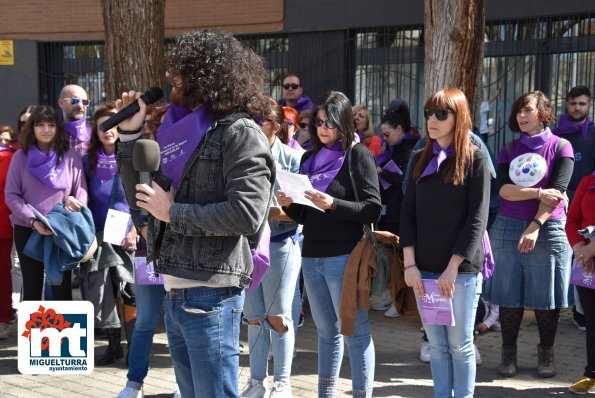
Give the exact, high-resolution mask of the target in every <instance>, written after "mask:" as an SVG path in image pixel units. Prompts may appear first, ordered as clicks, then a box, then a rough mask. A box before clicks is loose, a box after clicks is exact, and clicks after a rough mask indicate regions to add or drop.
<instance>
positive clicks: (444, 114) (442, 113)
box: [424, 109, 454, 122]
mask: <svg viewBox="0 0 595 398" xmlns="http://www.w3.org/2000/svg"><path fill="white" fill-rule="evenodd" d="M449 113H454V112H453V111H451V110H450V109H424V117H425V118H426V120H428V119H429V118H430V117H432V115H435V116H436V119H437V120H439V121H441V122H443V121H445V120H446V119H448V114H449Z"/></svg>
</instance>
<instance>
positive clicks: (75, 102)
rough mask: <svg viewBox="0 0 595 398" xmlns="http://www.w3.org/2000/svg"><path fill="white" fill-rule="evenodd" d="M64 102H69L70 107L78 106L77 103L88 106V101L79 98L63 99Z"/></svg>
mask: <svg viewBox="0 0 595 398" xmlns="http://www.w3.org/2000/svg"><path fill="white" fill-rule="evenodd" d="M64 100H66V101H70V105H78V103H79V102H82V103H83V106H87V105H89V100H84V99H80V98H64Z"/></svg>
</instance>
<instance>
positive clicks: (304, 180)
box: [277, 169, 324, 211]
mask: <svg viewBox="0 0 595 398" xmlns="http://www.w3.org/2000/svg"><path fill="white" fill-rule="evenodd" d="M277 183H278V184H279V187H281V191H283V193H285V195H287V196H288V197H290V198H291V199H293V203H299V204H302V205H306V206H310V207H313V208H315V209H317V210H320V211H324V210H322V209H321V208H320V207H318V206H316V205H315V204H314V203H312V201H310V200H308V199H306V197H305V193H306V191H314V190H315V189H314V188H313V187H312V184H311V183H310V180H309V179H308V176H306V175H303V174H296V173H290V172H289V171H285V170H280V169H277Z"/></svg>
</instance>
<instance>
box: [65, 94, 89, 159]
mask: <svg viewBox="0 0 595 398" xmlns="http://www.w3.org/2000/svg"><path fill="white" fill-rule="evenodd" d="M88 98H89V97H88V96H87V92H86V91H85V89H83V88H82V87H81V86H77V85H76V84H68V85H66V86H64V87H63V88H62V91H60V98H59V99H58V105H60V108H61V109H62V120H63V122H64V130H66V133H67V135H68V140H69V142H70V148H74V150H75V151H76V152H77V153H78V154H79V155H81V156H83V155H85V154H86V153H87V147H88V146H89V139H90V138H91V126H90V125H88V124H87V107H88V106H89V99H88Z"/></svg>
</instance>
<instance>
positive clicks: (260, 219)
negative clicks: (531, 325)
mask: <svg viewBox="0 0 595 398" xmlns="http://www.w3.org/2000/svg"><path fill="white" fill-rule="evenodd" d="M166 70H167V73H166V77H167V80H168V82H169V84H170V85H171V87H172V91H171V97H170V103H168V104H163V105H151V106H147V105H146V104H145V103H144V102H143V100H142V99H140V96H141V93H139V92H135V91H130V92H126V93H123V94H122V96H121V98H118V99H117V98H112V99H110V100H111V101H113V102H109V101H106V102H104V103H102V104H100V105H98V106H97V107H96V110H95V111H94V113H93V114H92V115H89V114H88V106H89V100H88V95H87V92H86V91H85V89H84V88H82V87H80V86H78V85H74V84H69V85H66V86H65V87H64V88H63V89H62V91H61V93H60V98H59V99H58V104H59V106H60V111H61V112H56V110H54V109H53V108H52V107H50V106H47V105H38V106H27V107H26V108H24V109H23V111H22V112H21V114H20V115H19V116H18V128H17V129H16V130H13V129H12V128H11V127H9V126H7V125H6V126H0V183H1V185H2V188H3V189H2V191H1V192H2V195H4V196H3V197H2V200H1V203H0V254H1V256H2V260H1V261H0V272H2V275H0V284H1V285H0V338H7V337H8V336H9V334H10V329H9V327H8V324H9V323H10V322H13V321H14V319H15V317H16V316H18V315H17V314H16V312H15V309H14V308H16V305H17V304H18V301H19V300H42V299H53V300H72V281H73V280H76V281H77V282H78V283H80V289H81V295H82V298H83V299H84V300H88V301H90V302H91V303H93V305H94V308H95V313H94V316H95V327H96V335H98V336H101V335H103V336H105V338H106V339H107V342H108V344H107V348H106V349H105V351H104V352H103V353H102V354H101V355H99V356H98V358H97V361H96V365H98V366H105V365H109V364H112V363H114V361H117V360H120V359H121V358H124V357H125V361H126V364H127V366H128V375H127V379H128V380H127V382H126V385H125V387H124V388H123V390H122V391H121V393H120V394H119V396H118V397H119V398H139V397H143V396H144V393H143V382H144V379H145V378H146V376H147V372H148V369H149V366H150V356H151V347H152V340H153V335H154V333H155V329H156V327H157V324H158V322H159V317H160V313H161V308H163V309H164V323H165V326H166V331H167V337H168V343H169V350H170V354H171V360H172V366H173V369H174V372H175V376H176V382H177V388H176V391H175V396H177V397H180V396H181V397H199V396H209V397H237V396H241V397H246V398H262V397H291V396H292V392H291V368H292V360H293V358H294V357H295V341H296V338H297V335H298V326H299V324H300V323H301V322H303V318H304V311H303V308H302V304H303V301H304V296H307V299H308V303H309V307H310V312H311V316H312V321H313V322H314V324H315V326H316V330H317V334H318V388H317V392H318V396H319V397H334V396H336V391H337V385H338V381H339V373H340V369H341V363H342V358H343V350H344V345H345V344H346V345H347V347H348V354H349V361H350V365H351V381H352V394H353V396H354V397H371V396H372V394H373V388H374V371H375V349H374V342H373V339H372V333H371V328H370V322H369V320H368V311H369V310H370V308H369V307H370V305H369V304H370V301H369V300H362V299H361V297H359V298H358V299H354V298H349V297H347V298H346V297H345V294H344V290H345V286H346V285H348V284H350V283H353V282H352V281H353V280H354V278H352V277H349V276H348V277H346V270H347V269H353V268H350V267H351V266H352V265H353V262H355V261H357V259H355V258H354V256H353V255H352V252H353V250H354V248H355V247H356V246H357V245H358V243H359V242H360V241H362V239H369V238H368V237H365V236H367V235H365V234H364V231H365V230H368V229H369V228H371V227H373V228H374V229H377V230H380V231H386V232H387V233H388V234H389V235H390V236H398V237H399V238H398V239H399V240H398V241H399V245H400V253H399V254H398V257H399V261H398V264H400V265H399V267H398V268H397V269H393V270H392V272H397V273H399V274H400V275H401V279H402V280H404V282H405V283H406V285H407V286H408V287H409V289H411V292H412V294H414V295H415V300H416V304H417V309H418V312H419V313H420V314H422V313H424V311H427V309H426V306H425V301H426V297H427V295H428V294H429V293H428V292H429V291H432V292H433V293H432V294H437V295H440V296H441V297H442V298H443V299H444V300H447V301H449V302H450V303H451V306H452V315H451V317H450V318H449V319H450V320H449V321H448V322H435V321H434V320H431V319H429V318H427V317H423V318H422V324H423V330H424V334H423V338H422V343H421V346H420V351H421V353H420V359H422V360H423V361H427V362H429V363H430V368H431V374H432V379H433V386H434V394H435V396H436V397H452V396H454V397H472V396H473V395H474V390H475V375H476V366H477V364H480V363H481V359H480V357H479V352H478V351H477V348H476V346H475V344H474V339H475V338H476V335H477V334H481V333H485V332H487V331H488V330H496V331H500V330H501V333H502V354H501V363H500V366H499V367H498V372H499V374H500V375H501V376H502V377H513V376H515V374H516V371H517V337H518V334H519V327H520V325H521V321H522V319H523V314H524V310H525V309H529V310H532V311H533V312H534V313H535V318H536V321H537V325H538V329H539V344H538V345H537V375H538V376H539V377H543V378H546V377H552V376H554V375H555V374H556V367H555V355H554V343H555V338H556V334H557V326H558V321H559V316H560V309H561V308H565V307H568V306H569V304H571V302H572V301H575V306H576V308H575V313H576V314H578V315H577V316H578V317H579V318H578V319H579V321H576V320H575V322H577V325H578V326H579V327H582V328H583V329H585V330H586V347H587V350H586V352H587V364H586V367H585V371H584V375H583V376H582V377H581V378H580V379H579V380H578V381H577V382H576V383H574V384H572V385H571V386H570V387H569V389H570V391H572V392H574V393H577V394H583V393H588V392H589V391H593V390H595V293H594V290H593V288H594V286H590V287H589V286H588V285H587V284H582V285H580V286H577V287H576V294H570V293H571V292H570V293H569V290H571V289H574V288H573V285H572V284H571V283H570V278H571V273H572V274H575V273H577V274H580V275H583V276H584V278H583V279H588V277H589V276H590V278H591V280H592V276H593V272H594V271H595V239H594V237H595V233H594V232H593V229H595V218H594V217H595V213H594V211H595V167H594V166H595V126H594V125H593V122H592V121H591V120H590V119H589V117H588V113H589V110H590V109H591V108H592V99H591V92H590V91H589V89H588V88H586V87H583V86H577V87H574V88H572V89H571V90H570V91H569V93H568V96H567V98H566V114H565V115H562V116H560V117H559V118H558V120H557V121H556V120H555V117H554V115H553V113H552V106H551V103H550V101H549V99H548V98H547V97H546V96H545V95H544V93H542V92H540V91H531V92H527V93H524V94H522V95H521V96H520V97H519V98H517V99H516V101H515V102H514V104H513V105H512V110H511V116H510V120H509V123H508V126H509V128H510V130H511V131H513V132H515V133H518V138H516V139H514V140H513V141H511V142H509V143H506V144H505V145H503V146H502V148H493V149H494V150H496V149H497V150H499V153H498V157H497V158H494V157H493V155H492V152H491V150H490V148H488V147H487V145H486V143H485V142H484V141H482V137H480V136H479V135H476V134H474V133H473V126H472V110H471V109H470V108H469V105H468V102H467V99H466V97H465V95H464V93H463V92H462V91H460V90H459V89H456V88H444V89H442V90H439V91H437V92H435V93H433V94H432V95H431V96H430V97H429V98H427V100H426V101H425V103H424V105H423V115H424V119H425V122H424V124H423V126H420V130H422V133H423V134H420V132H419V131H418V129H417V128H416V127H415V126H414V125H413V123H412V121H411V117H410V113H409V105H408V103H407V102H406V101H405V100H403V99H397V100H395V101H393V102H391V103H390V105H389V106H388V108H387V109H386V110H385V111H384V112H383V115H382V117H381V119H380V120H379V131H375V129H374V123H373V120H372V115H371V113H370V111H369V110H368V108H367V107H366V106H365V105H355V106H354V105H352V103H351V102H350V100H349V99H348V98H347V96H346V95H345V94H343V93H341V92H338V91H331V92H329V93H327V94H326V95H325V96H324V97H323V98H321V99H320V100H319V101H317V102H313V101H312V100H311V99H310V98H309V97H308V96H307V95H306V94H305V93H304V85H303V83H302V80H301V78H300V76H299V75H297V74H295V73H290V74H288V75H286V76H284V77H283V79H282V81H281V85H282V94H283V98H282V99H280V100H279V101H276V100H275V99H272V98H271V97H269V96H267V95H266V93H265V92H264V87H265V81H266V71H265V68H264V64H263V61H262V59H261V58H259V57H258V56H257V55H256V54H255V53H254V52H253V51H252V50H250V49H249V48H247V47H245V46H243V45H242V44H241V43H240V42H239V41H238V40H237V39H235V38H234V37H233V36H232V35H229V34H223V33H217V32H213V31H208V30H205V31H197V32H192V33H186V34H183V35H181V36H179V37H178V38H177V40H176V43H175V45H174V47H173V49H172V52H171V54H170V55H169V56H168V58H167V61H166ZM491 101H492V99H490V100H488V101H485V102H486V103H487V104H488V109H489V103H490V102H491ZM134 102H138V104H139V108H140V110H139V112H137V113H135V114H134V115H133V116H132V117H130V118H128V119H126V120H125V121H123V122H121V123H120V124H119V125H118V126H117V127H114V128H111V129H109V130H107V131H104V130H103V128H102V127H101V126H102V124H103V123H104V122H105V121H106V120H108V119H109V118H110V117H111V116H113V115H115V114H116V113H117V112H118V111H119V110H121V109H122V108H123V107H126V106H128V105H129V104H131V103H134ZM483 108H485V106H484V107H483ZM483 108H482V112H485V109H483ZM87 118H89V121H88V120H87ZM550 126H552V129H550ZM483 127H485V126H483ZM483 127H482V130H477V131H478V132H481V133H485V131H484V130H485V128H483ZM422 136H423V137H422ZM154 141H156V142H157V143H158V146H159V148H160V156H159V157H160V164H161V166H160V168H159V170H157V171H155V172H153V173H152V174H151V179H150V181H147V180H146V179H145V178H144V177H143V178H141V173H140V172H139V170H137V163H138V162H135V156H139V155H138V153H139V151H138V150H137V149H138V148H141V149H142V148H145V147H148V146H147V145H145V144H146V143H147V142H151V143H153V142H154ZM135 148H136V149H135ZM140 153H142V152H140ZM140 171H143V170H140ZM298 175H301V176H305V177H304V178H305V179H306V180H307V181H309V184H310V187H309V188H308V189H306V190H305V191H303V192H302V194H299V195H297V194H296V192H295V191H294V190H293V189H288V188H292V187H288V186H287V185H284V184H286V182H287V181H298V180H297V178H298ZM296 184H297V182H296ZM494 203H496V204H497V205H496V206H494ZM498 204H499V205H498ZM35 211H37V212H39V213H41V214H42V215H44V216H47V217H48V219H50V221H52V220H54V219H56V220H57V221H56V223H77V224H79V225H82V226H81V227H80V228H78V229H76V231H75V232H73V233H75V234H78V235H76V236H74V237H73V239H72V240H73V241H75V242H76V246H77V248H76V249H77V251H76V252H77V253H78V252H82V253H84V254H85V255H84V256H82V255H81V256H80V258H77V261H78V262H79V263H80V266H76V267H74V268H75V269H76V270H77V272H74V273H73V267H68V266H66V264H60V263H56V261H53V260H52V261H48V258H47V256H46V257H44V256H43V253H42V254H41V255H40V252H39V248H38V246H39V245H40V244H39V242H40V241H43V239H51V235H52V234H53V233H54V231H52V230H51V229H49V228H48V227H47V226H46V225H45V224H44V223H43V222H41V220H40V219H39V217H37V216H36V214H35ZM113 212H116V213H118V214H123V215H124V218H123V219H121V220H123V221H120V222H121V223H123V225H122V227H123V228H124V230H125V233H124V235H123V236H122V238H121V239H119V240H118V241H117V242H114V241H113V238H112V237H111V236H108V235H110V233H111V232H110V233H108V232H107V231H108V230H110V231H111V228H113V226H111V225H110V227H109V228H108V226H107V225H106V224H107V222H106V220H107V219H108V218H109V217H108V214H112V213H113ZM56 214H59V215H60V218H58V216H57V215H56ZM52 215H56V216H55V218H52ZM81 220H82V221H81ZM85 222H86V223H87V224H85ZM110 222H111V221H110ZM81 223H82V224H81ZM52 226H54V225H52ZM57 227H58V229H60V228H59V227H60V225H58V226H57ZM104 233H105V234H104ZM141 259H142V261H138V260H141ZM139 264H140V265H141V267H143V268H142V269H143V270H144V271H143V272H148V273H150V274H151V278H149V279H150V281H149V282H148V281H147V280H146V279H142V280H141V277H140V276H139V272H140V271H139V268H138V267H139ZM135 268H136V269H135ZM348 272H349V271H348ZM358 272H360V275H362V274H363V273H365V272H367V273H368V274H367V278H368V279H367V280H368V281H369V280H371V278H372V276H373V273H372V271H369V270H367V269H366V268H365V267H360V268H359V271H358ZM157 277H160V279H159V280H158V281H157V280H156V279H157ZM390 279H391V282H387V284H386V285H385V286H384V294H383V296H382V297H373V298H372V299H373V300H372V303H371V304H372V306H371V307H372V308H374V309H383V310H387V309H388V310H387V312H386V313H385V315H386V316H391V317H394V316H399V310H397V308H402V307H401V306H399V305H397V297H396V296H395V294H394V291H395V290H394V288H393V289H391V286H390V283H395V282H394V281H395V280H397V279H398V278H396V277H395V276H393V278H390ZM358 283H359V282H358ZM434 286H435V287H434ZM354 289H355V288H354ZM432 289H434V290H432ZM366 291H369V289H368V290H365V289H364V288H361V287H360V286H358V288H357V292H358V295H361V294H362V292H366ZM574 296H576V297H574ZM569 297H570V298H571V300H569ZM573 298H574V300H572V299H573ZM350 300H351V302H353V301H352V300H355V301H356V302H357V303H358V304H361V303H365V302H367V303H368V305H357V306H355V307H356V308H355V313H354V314H353V317H352V318H351V320H350V323H352V324H350V326H349V328H347V329H345V328H344V326H345V324H344V323H345V318H344V316H345V311H346V307H347V306H348V305H349V304H347V302H349V301H350ZM412 300H413V299H412ZM498 317H499V320H498ZM580 317H582V318H580ZM242 325H244V326H245V327H246V328H247V332H248V350H249V363H250V377H249V381H248V384H247V385H246V386H245V387H244V389H243V391H242V392H241V393H240V386H239V385H238V379H239V355H240V341H239V334H240V327H242ZM122 329H124V335H125V338H126V340H127V342H128V346H127V352H126V355H124V350H123V347H122V344H121V340H122V332H121V331H122ZM345 330H349V332H345ZM269 356H272V359H273V362H272V363H273V368H272V376H273V377H272V380H268V375H269V369H268V363H269V361H268V360H269Z"/></svg>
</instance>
